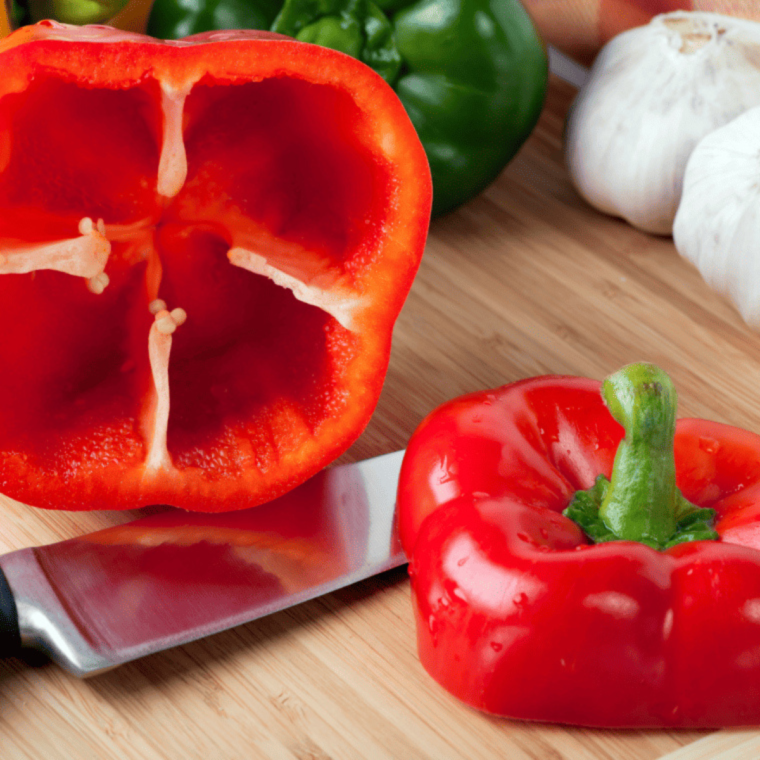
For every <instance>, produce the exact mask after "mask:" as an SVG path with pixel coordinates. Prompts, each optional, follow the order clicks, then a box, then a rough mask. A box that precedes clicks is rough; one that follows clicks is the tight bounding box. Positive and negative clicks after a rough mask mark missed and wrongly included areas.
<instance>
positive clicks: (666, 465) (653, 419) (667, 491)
mask: <svg viewBox="0 0 760 760" xmlns="http://www.w3.org/2000/svg"><path fill="white" fill-rule="evenodd" d="M602 396H603V397H604V400H605V402H606V403H607V406H608V407H609V410H610V412H611V414H612V416H613V417H614V418H615V419H616V420H617V421H618V422H619V423H620V424H621V425H622V426H623V428H624V429H625V438H623V440H622V441H621V442H620V445H619V446H618V450H617V454H616V455H615V463H614V465H613V468H612V477H611V478H610V486H609V488H608V489H607V494H606V496H605V497H604V499H603V500H602V505H601V507H600V508H599V516H600V517H601V518H602V520H603V521H604V523H605V524H606V525H607V526H608V527H609V528H610V529H611V530H612V532H613V533H614V534H615V535H617V536H618V537H619V538H621V539H624V540H629V541H643V542H644V543H655V544H658V545H661V544H664V543H666V542H667V541H668V539H669V538H670V536H672V535H673V533H674V532H675V529H676V505H677V498H676V494H677V491H676V464H675V457H674V454H673V440H674V438H675V432H676V401H677V395H676V391H675V388H674V387H673V383H672V381H671V379H670V378H669V377H668V375H667V374H666V373H665V372H663V371H662V370H661V369H660V368H659V367H655V366H654V365H652V364H629V365H628V366H627V367H623V369H621V370H620V371H618V372H616V373H615V374H614V375H610V377H608V378H607V379H606V380H605V381H604V383H603V385H602Z"/></svg>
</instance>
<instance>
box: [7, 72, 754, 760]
mask: <svg viewBox="0 0 760 760" xmlns="http://www.w3.org/2000/svg"><path fill="white" fill-rule="evenodd" d="M573 95H574V92H573V90H572V88H571V87H570V86H569V85H566V84H563V83H562V82H559V81H553V82H552V86H551V90H550V94H549V98H548V102H547V106H546V109H545V111H544V114H543V116H542V119H541V121H540V124H539V125H538V128H537V129H536V131H535V133H534V134H533V136H532V137H531V139H530V141H529V142H528V144H527V145H526V146H525V148H524V149H523V150H522V151H521V153H520V154H519V155H518V157H517V158H516V159H515V160H514V161H513V162H512V164H511V165H510V166H509V167H508V168H507V170H506V171H505V172H504V173H503V175H502V176H501V177H500V178H499V180H498V181H497V182H496V183H495V184H494V185H493V186H492V187H490V188H489V189H488V190H487V191H486V192H485V193H483V194H482V195H481V196H480V197H479V198H477V199H476V200H474V201H473V202H471V203H470V204H468V205H467V206H466V207H465V208H462V209H461V210H459V211H458V212H456V213H454V214H451V215H449V216H447V217H445V218H442V219H439V220H436V221H435V222H434V223H433V225H432V228H431V234H430V240H429V244H428V249H427V251H426V254H425V257H424V260H423V264H422V267H421V269H420V273H419V276H418V278H417V280H416V281H415V284H414V287H413V289H412V293H411V294H410V297H409V300H408V302H407V305H406V306H405V308H404V311H403V313H402V315H401V318H400V319H399V321H398V324H397V327H396V331H395V339H394V349H393V356H392V361H391V366H390V370H389V373H388V378H387V381H386V385H385V389H384V392H383V395H382V397H381V400H380V404H379V406H378V409H377V412H376V414H375V416H374V418H373V420H372V422H371V423H370V425H369V427H368V428H367V430H366V431H365V433H364V434H363V436H362V437H361V439H360V440H359V441H358V442H357V443H356V444H355V445H354V446H353V447H352V449H351V450H350V451H349V452H347V453H346V454H345V455H344V456H343V457H342V458H341V461H353V460H356V459H361V458H365V457H369V456H374V455H377V454H381V453H384V452H388V451H392V450H395V449H398V448H401V447H403V446H404V445H405V443H406V441H407V439H408V437H409V435H410V434H411V433H412V431H413V429H414V428H415V427H416V425H417V424H418V423H419V421H420V420H421V419H422V418H423V417H424V416H425V414H427V413H428V412H429V411H431V410H432V409H433V408H434V407H435V406H437V405H438V404H440V403H442V402H443V401H445V400H447V399H449V398H451V397H453V396H456V395H459V394H462V393H465V392H469V391H474V390H479V389H483V388H489V387H495V386H499V385H502V384H504V383H507V382H511V381H513V380H517V379H519V378H523V377H527V376H531V375H536V374H544V373H568V374H575V375H584V376H589V377H595V378H600V379H601V378H602V377H604V376H605V375H607V374H608V373H610V372H611V371H614V370H615V369H617V368H619V367H620V366H621V365H623V364H625V363H627V362H631V361H635V360H648V361H653V362H657V363H658V364H660V365H661V366H662V367H663V368H664V369H665V370H666V371H667V372H669V373H670V374H671V375H672V377H673V378H674V380H675V383H676V386H677V387H678V388H679V390H680V412H681V415H682V416H699V417H707V418H711V419H715V420H720V421H723V422H728V423H732V424H736V425H741V426H743V427H746V428H749V429H751V430H756V431H760V394H759V391H758V389H760V361H759V360H758V359H759V357H760V351H759V350H758V349H760V336H758V335H757V334H755V333H753V332H752V331H751V330H749V329H748V328H747V327H746V326H745V325H744V324H743V323H742V321H741V319H740V318H739V316H738V315H737V313H736V312H735V311H734V310H733V308H732V307H731V306H730V305H729V304H727V303H726V302H725V301H723V300H722V299H721V298H719V297H718V296H716V295H714V294H713V293H712V292H711V291H710V290H709V289H708V288H707V286H706V285H705V284H704V283H703V282H702V280H701V278H700V277H699V275H698V273H697V272H696V270H695V269H693V268H692V267H691V266H690V265H688V264H687V263H686V262H684V261H683V260H681V259H680V258H679V257H678V255H677V253H676V251H675V249H674V247H673V243H672V241H671V240H670V239H667V238H657V237H652V236H648V235H645V234H643V233H641V232H638V231H636V230H634V229H632V228H631V227H629V226H627V225H626V224H625V223H623V222H621V221H619V220H615V219H611V218H608V217H605V216H602V215H600V214H598V213H596V212H595V211H593V210H592V209H590V208H589V207H588V206H587V205H586V204H585V203H584V202H583V201H582V200H581V199H580V198H579V197H578V196H577V195H576V194H575V192H574V191H573V189H572V187H571V185H570V183H569V181H568V178H567V175H566V172H565V170H564V167H563V162H562V144H561V135H562V125H563V120H564V115H565V112H566V110H567V107H568V105H569V103H570V101H571V100H572V97H573ZM0 501H2V504H1V505H0V506H2V518H0V552H2V551H10V550H13V549H16V548H21V547H23V546H29V545H34V544H40V543H46V542H49V541H55V540H60V539H62V538H68V537H71V536H75V535H79V534H82V533H85V532H88V531H90V530H94V529H96V528H100V527H104V526H107V525H113V524H116V523H119V522H124V521H126V520H129V519H133V518H134V517H135V513H107V512H106V513H97V514H65V513H47V512H42V511H38V510H33V509H29V508H27V507H25V506H24V505H21V504H17V503H14V502H11V501H10V500H8V499H0ZM759 741H760V732H758V733H756V732H753V731H749V732H746V731H745V732H716V733H707V732H693V731H691V732H689V731H681V732H676V731H594V730H586V729H578V728H566V727H561V726H545V725H538V724H529V723H520V722H513V721H509V720H501V719H496V718H492V717H488V716H485V715H481V714H478V713H476V712H474V711H472V710H470V709H468V708H466V707H463V706H462V705H460V704H459V703H457V702H456V701H455V700H454V699H453V698H451V697H450V696H449V695H448V694H447V693H445V692H443V691H442V690H441V689H440V688H439V687H438V686H437V685H436V684H435V683H434V682H432V680H431V679H430V678H428V677H427V676H426V674H425V673H424V671H423V670H422V668H421V666H420V664H419V662H418V661H417V657H416V650H415V641H414V629H413V621H412V613H411V604H410V598H409V586H408V581H407V578H406V573H405V571H404V570H403V569H402V570H396V571H392V572H389V573H386V574H384V575H382V576H380V577H378V578H375V579H372V580H370V581H367V582H364V583H362V584H359V585H357V586H355V587H352V588H348V589H345V590H343V591H340V592H338V593H334V594H332V595H330V596H327V597H324V598H322V599H319V600H316V601H314V602H311V603H308V604H305V605H302V606H301V607H298V608H295V609H291V610H287V611H285V612H282V613H278V614H276V615H273V616H271V617H269V618H265V619H263V620H261V621H258V622H256V623H255V624H251V625H247V626H242V627H239V628H236V629H234V630H232V631H228V632H226V633H222V634H219V635H217V636H214V637H212V638H210V639H207V640H204V641H200V642H197V643H194V644H192V645H189V646H185V647H181V648H178V649H175V650H172V651H169V652H165V653H162V654H160V655H154V656H152V657H150V658H147V659H145V660H142V661H139V662H135V663H132V664H130V665H126V666H123V667H121V668H119V669H117V670H115V671H112V672H110V673H106V674H103V675H100V676H97V677H94V678H92V679H90V680H86V681H79V680H76V679H75V678H73V677H71V676H69V675H67V674H66V673H64V672H62V671H61V670H59V669H58V668H56V667H55V666H53V665H51V664H49V663H47V662H45V661H42V660H40V659H37V658H35V657H34V656H30V657H28V658H27V659H25V660H15V659H14V660H9V661H7V662H3V663H0V757H2V758H3V760H8V759H14V760H15V759H16V758H24V759H25V758H34V759H35V760H36V758H41V757H44V758H49V759H51V760H55V759H57V758H118V759H119V760H121V759H122V758H124V759H129V760H132V759H134V760H138V759H139V760H164V759H168V758H183V759H185V758H186V759H188V760H191V759H193V758H198V759H199V760H201V759H202V760H211V759H212V758H213V759H214V760H218V759H227V758H229V759H233V758H235V759H237V758H240V759H241V760H242V759H243V758H255V759H258V758H262V759H264V760H268V759H269V758H272V759H277V760H279V759H281V758H282V759H286V758H287V759H298V760H306V759H307V758H308V759H310V760H327V759H328V758H330V759H332V760H343V759H345V760H355V759H356V758H373V759H374V758H378V759H379V760H384V759H385V758H387V759H388V760H406V759H407V758H409V759H412V758H414V759H416V758H420V759H421V760H425V759H427V758H430V760H433V759H435V760H447V759H449V758H451V759H452V760H454V759H458V758H468V759H472V760H480V759H481V758H482V759H483V760H485V759H488V758H494V759H495V758H510V760H655V759H656V758H663V757H669V758H671V757H672V758H673V760H676V758H678V760H689V759H692V758H693V760H699V758H702V757H711V758H712V757H717V756H718V754H716V753H721V754H719V756H720V757H721V758H726V759H727V758H739V757H743V756H748V757H749V756H752V757H756V756H757V752H758V750H757V747H758V742H759ZM704 742H712V744H709V743H708V744H704ZM747 747H750V748H751V749H750V752H751V753H752V754H751V755H742V754H730V753H731V752H733V751H734V750H736V751H737V752H742V751H744V750H746V749H747ZM703 750H704V751H703ZM705 752H707V753H708V754H705Z"/></svg>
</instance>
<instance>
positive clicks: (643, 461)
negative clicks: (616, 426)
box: [564, 363, 718, 549]
mask: <svg viewBox="0 0 760 760" xmlns="http://www.w3.org/2000/svg"><path fill="white" fill-rule="evenodd" d="M602 396H603V398H604V400H605V402H606V404H607V406H608V408H609V410H610V413H611V414H612V416H613V417H614V418H615V419H616V420H617V421H618V422H619V423H620V424H621V425H622V426H623V429H624V430H625V436H624V438H623V440H622V441H621V442H620V444H619V446H618V450H617V453H616V455H615V461H614V463H613V467H612V476H611V478H610V480H609V481H607V479H606V478H604V476H600V477H599V478H598V479H597V482H596V484H595V485H594V487H593V488H591V489H589V490H588V491H579V492H578V493H576V495H575V497H574V498H573V501H572V502H571V503H570V506H569V507H568V508H567V509H566V510H565V512H564V514H565V515H566V516H568V517H570V518H571V519H573V520H575V521H576V522H577V523H578V524H579V525H580V526H581V527H582V528H584V530H585V531H586V532H587V533H588V534H589V536H590V537H591V538H592V539H594V540H595V541H597V542H599V541H615V540H618V541H619V540H623V541H638V542H641V543H644V544H647V545H649V546H652V547H655V548H658V549H661V548H666V547H668V546H672V545H674V544H677V543H682V542H684V541H695V540H715V539H717V538H718V534H717V533H716V532H715V531H714V530H712V528H711V526H710V525H709V524H708V523H709V522H710V520H711V519H712V517H713V516H714V511H713V510H711V509H701V508H699V507H697V506H695V505H694V504H691V503H690V502H688V501H687V500H686V499H685V498H684V497H683V495H682V494H681V492H680V491H679V490H678V488H677V487H676V466H675V454H674V448H673V443H674V439H675V431H676V406H677V394H676V391H675V388H674V386H673V383H672V381H671V379H670V377H668V375H667V374H666V373H665V372H663V371H662V370H661V369H660V368H659V367H656V366H654V365H653V364H644V363H637V364H629V365H628V366H626V367H623V369H621V370H619V371H618V372H616V373H615V374H613V375H610V376H609V377H608V378H607V379H606V380H605V381H604V383H603V384H602Z"/></svg>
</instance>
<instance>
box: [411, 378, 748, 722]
mask: <svg viewBox="0 0 760 760" xmlns="http://www.w3.org/2000/svg"><path fill="white" fill-rule="evenodd" d="M599 389H600V384H599V383H597V382H596V381H592V380H586V379H581V378H566V377H552V376H549V377H543V378H536V379H532V380H527V381H523V382H519V383H515V384H513V385H509V386H505V387H503V388H500V389H497V390H494V391H491V392H488V393H479V394H473V395H471V396H467V397H464V398H460V399H456V400H454V401H452V402H449V403H448V404H445V405H444V406H442V407H441V408H439V409H438V410H436V411H434V412H433V413H432V414H431V415H430V416H429V417H428V418H427V419H426V420H425V421H424V422H423V423H422V425H421V426H420V428H419V429H418V430H417V432H416V433H415V434H414V436H413V437H412V440H411V441H410V444H409V447H408V449H407V454H406V457H405V459H404V463H403V466H402V471H401V478H400V484H399V504H398V508H399V521H400V523H399V524H400V531H401V539H402V543H403V546H404V549H405V551H406V552H407V555H408V556H409V557H410V575H411V578H412V589H413V597H414V607H415V615H416V621H417V639H418V646H419V653H420V658H421V660H422V663H423V665H424V666H425V668H426V669H427V670H428V672H429V673H430V674H431V675H432V676H433V677H434V678H435V679H436V680H437V681H438V682H439V683H441V684H442V685H443V686H444V687H445V688H446V689H448V690H449V691H450V692H452V693H453V694H454V695H455V696H457V697H458V698H460V699H461V700H463V701H464V702H466V703H468V704H470V705H472V706H474V707H477V708H479V709H482V710H485V711H488V712H492V713H495V714H498V715H505V716H509V717H513V718H522V719H528V720H540V721H552V722H561V723H570V724H580V725H592V726H609V727H631V726H679V727H692V728H693V727H715V726H728V725H751V724H757V723H760V506H759V505H760V437H758V436H756V435H754V434H752V433H749V432H746V431H743V430H739V429H736V428H731V427H728V426H725V425H721V424H718V423H712V422H707V421H703V420H680V421H679V422H678V425H677V432H676V441H675V455H676V472H677V484H678V486H679V487H680V488H681V490H682V491H683V493H684V496H686V498H688V499H690V500H691V501H693V502H695V503H696V504H698V505H700V506H709V507H712V508H714V509H715V510H716V511H717V520H716V529H717V531H718V532H719V533H720V534H721V540H720V541H719V542H707V541H705V542H695V543H692V544H683V545H680V546H676V547H674V548H671V549H668V550H667V551H664V552H657V551H655V550H653V549H650V548H648V547H646V546H644V545H642V544H635V543H631V542H615V543H608V544H601V545H597V546H593V545H589V544H588V543H587V540H586V538H585V536H584V534H583V533H582V531H581V530H580V528H578V526H576V525H575V523H573V522H572V521H570V520H568V519H567V518H565V517H564V516H562V515H561V511H562V510H563V509H564V508H565V507H566V506H567V504H568V502H569V500H570V498H571V497H572V494H573V493H574V491H575V490H577V489H581V488H588V487H589V486H590V485H591V484H592V483H593V480H594V478H595V476H596V475H598V474H600V473H604V474H605V475H607V476H608V477H609V475H610V471H611V466H612V461H613V458H614V454H615V451H616V448H617V444H618V442H619V440H620V438H621V435H622V428H621V427H620V426H619V425H618V423H617V422H615V421H614V420H613V418H612V417H611V415H610V414H609V412H608V411H607V409H606V407H605V405H604V402H603V401H602V398H601V394H600V392H599Z"/></svg>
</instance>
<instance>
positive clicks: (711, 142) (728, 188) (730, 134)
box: [673, 107, 760, 327]
mask: <svg viewBox="0 0 760 760" xmlns="http://www.w3.org/2000/svg"><path fill="white" fill-rule="evenodd" d="M673 241H674V243H675V246H676V249H677V250H678V252H679V253H680V254H681V256H683V257H684V258H685V259H687V260H689V261H690V262H691V263H692V264H694V265H695V266H696V267H697V269H698V270H699V272H700V274H701V275H702V277H703V278H704V279H705V281H706V282H707V284H708V285H709V286H710V287H711V288H713V289H714V290H716V291H718V292H719V293H722V294H723V295H725V296H727V297H728V298H729V299H730V300H731V301H732V302H733V303H734V305H735V306H736V307H737V308H738V310H739V312H740V313H741V315H742V317H743V318H744V320H745V321H746V322H747V323H748V324H750V325H752V326H753V327H760V107H758V108H753V109H750V110H749V111H746V112H745V113H744V114H742V115H741V116H738V117H737V118H736V119H734V120H733V121H731V122H729V123H728V124H726V125H725V126H723V127H721V128H720V129H717V130H715V131H714V132H712V133H710V134H709V135H707V137H705V138H704V139H703V140H701V141H700V142H699V144H698V145H697V146H696V147H695V148H694V150H693V152H692V154H691V156H690V158H689V161H688V163H687V165H686V172H685V175H684V181H683V193H682V197H681V204H680V206H679V208H678V213H677V214H676V218H675V222H674V225H673Z"/></svg>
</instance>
